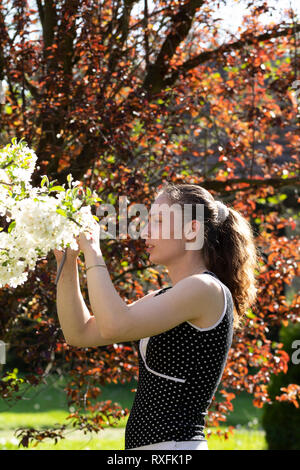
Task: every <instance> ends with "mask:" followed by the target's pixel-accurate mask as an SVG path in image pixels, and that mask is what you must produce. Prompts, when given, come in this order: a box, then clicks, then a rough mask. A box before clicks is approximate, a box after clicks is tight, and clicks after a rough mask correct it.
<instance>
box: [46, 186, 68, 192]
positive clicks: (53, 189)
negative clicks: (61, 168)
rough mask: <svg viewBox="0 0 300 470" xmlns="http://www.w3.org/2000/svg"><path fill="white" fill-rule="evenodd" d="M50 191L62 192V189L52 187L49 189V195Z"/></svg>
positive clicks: (60, 187)
mask: <svg viewBox="0 0 300 470" xmlns="http://www.w3.org/2000/svg"><path fill="white" fill-rule="evenodd" d="M51 191H64V188H63V187H62V186H53V187H52V188H51V189H49V193H51Z"/></svg>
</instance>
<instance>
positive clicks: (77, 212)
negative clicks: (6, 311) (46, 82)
mask: <svg viewBox="0 0 300 470" xmlns="http://www.w3.org/2000/svg"><path fill="white" fill-rule="evenodd" d="M36 161H37V156H36V154H35V153H34V151H33V150H31V149H30V148H29V147H28V145H27V143H26V142H24V141H23V139H21V140H20V142H17V140H16V138H13V139H12V144H8V145H7V146H6V147H5V148H4V149H0V217H2V219H4V218H5V219H6V222H9V225H8V227H7V229H6V230H5V229H4V228H3V227H0V287H3V286H5V285H7V284H8V285H9V286H11V287H17V286H18V285H20V284H23V283H24V282H25V281H26V280H27V278H28V271H26V270H27V269H34V268H35V266H36V262H37V261H38V259H40V258H42V257H45V256H46V255H47V253H48V252H49V251H50V250H53V249H54V248H56V249H58V250H63V249H65V248H66V247H68V246H69V247H71V248H72V249H74V250H76V249H78V245H77V242H76V237H78V236H79V234H80V233H81V232H83V231H88V230H93V226H94V225H95V224H97V222H96V221H99V219H98V217H96V216H95V215H93V214H92V212H91V205H93V204H95V202H96V201H101V198H99V197H97V194H96V193H95V192H93V193H92V191H91V190H90V188H86V189H84V188H83V187H82V186H81V185H80V182H79V181H73V177H72V175H71V174H69V175H68V176H67V181H68V188H67V189H66V188H65V185H63V186H58V185H55V181H56V180H54V181H52V182H50V181H49V179H48V177H47V176H46V175H45V176H43V178H42V181H41V184H40V187H32V186H31V183H30V181H31V176H32V173H33V171H34V169H35V164H36ZM2 225H3V224H2Z"/></svg>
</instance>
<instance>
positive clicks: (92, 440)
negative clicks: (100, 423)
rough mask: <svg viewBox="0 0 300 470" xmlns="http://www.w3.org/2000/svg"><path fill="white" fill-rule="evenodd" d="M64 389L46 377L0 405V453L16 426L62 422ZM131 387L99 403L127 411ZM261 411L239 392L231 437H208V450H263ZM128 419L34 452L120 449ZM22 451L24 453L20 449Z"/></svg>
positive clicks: (70, 433) (107, 393)
mask: <svg viewBox="0 0 300 470" xmlns="http://www.w3.org/2000/svg"><path fill="white" fill-rule="evenodd" d="M63 387H64V380H63V379H62V378H57V376H49V377H48V378H47V383H46V384H43V385H40V386H39V387H38V388H32V389H31V390H29V391H27V392H26V393H25V394H24V395H23V399H22V400H20V401H19V402H17V403H16V404H15V405H14V406H12V407H8V405H7V404H6V403H4V402H3V401H2V402H0V411H1V413H0V450H4V449H18V439H16V437H15V435H14V432H15V430H16V429H17V428H18V427H23V426H24V427H36V428H39V429H42V428H47V427H55V426H56V425H58V424H59V423H62V421H63V420H64V418H65V417H66V416H67V415H68V414H69V410H68V406H67V401H66V396H65V394H64V392H63ZM133 388H136V382H135V381H132V382H130V383H128V384H125V385H122V384H110V385H107V386H106V387H105V388H103V392H102V396H101V400H112V401H113V402H117V403H119V404H120V405H121V406H122V407H123V408H125V407H127V408H129V409H130V408H131V406H132V402H133V399H134V393H133V392H131V389H133ZM261 412H262V410H260V409H258V408H255V407H254V406H253V404H252V399H251V397H250V396H249V395H248V394H246V393H241V394H240V395H239V396H238V398H237V399H236V400H235V401H234V411H233V412H232V413H231V414H230V415H229V416H228V420H227V422H226V427H225V428H226V429H227V428H228V426H230V425H233V426H235V427H236V430H235V432H234V435H233V436H230V437H229V438H228V439H227V440H225V439H221V438H220V437H217V436H210V437H209V438H208V446H209V448H210V449H211V450H216V449H226V450H231V449H236V450H239V449H265V448H266V442H265V437H264V431H263V430H262V429H261V424H260V421H261ZM127 419H128V417H125V418H122V419H121V420H120V421H119V422H118V423H117V424H116V425H115V426H114V427H108V426H107V427H105V429H103V430H101V431H100V432H99V433H98V434H97V433H90V434H88V435H85V434H83V432H81V431H77V430H75V431H74V430H73V429H72V428H68V429H67V431H66V432H65V438H64V439H62V440H60V441H59V442H58V443H57V444H56V445H54V443H53V441H48V442H47V441H44V442H43V443H41V444H39V445H38V446H37V447H35V448H34V449H41V450H43V449H67V450H68V449H71V450H81V449H82V450H94V449H97V450H122V449H124V432H125V425H126V421H127ZM212 430H213V429H212ZM30 448H32V447H30ZM19 449H20V448H19ZM21 449H22V450H25V448H23V447H21Z"/></svg>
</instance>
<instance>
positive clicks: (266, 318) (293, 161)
mask: <svg viewBox="0 0 300 470" xmlns="http://www.w3.org/2000/svg"><path fill="white" fill-rule="evenodd" d="M223 3H224V2H221V1H220V2H216V1H210V0H207V1H204V0H190V1H189V0H185V1H171V0H168V1H153V2H148V1H147V0H144V1H143V2H137V1H131V0H124V1H109V0H108V1H105V2H104V1H99V0H97V1H95V0H64V1H53V0H44V1H42V0H37V1H30V2H28V1H25V0H10V1H9V2H8V1H4V0H0V41H1V42H0V80H2V88H1V99H0V145H1V146H4V145H6V144H7V143H8V142H9V141H10V140H11V138H12V137H15V136H16V137H18V138H21V137H24V139H25V140H26V141H27V143H28V144H29V145H30V146H31V147H32V148H34V149H35V151H36V153H37V155H38V166H37V169H36V171H35V173H34V175H33V183H34V184H38V185H39V184H40V181H41V175H44V174H47V175H48V177H49V178H50V179H51V180H53V179H57V181H58V182H59V183H61V184H63V183H65V182H66V175H67V174H68V173H69V172H71V173H72V175H73V176H74V178H75V179H77V180H80V181H81V182H82V183H84V184H85V185H88V186H90V187H91V188H93V189H94V190H96V191H97V192H99V195H100V197H101V198H102V199H103V200H104V201H105V202H109V203H111V204H115V205H116V210H117V207H118V200H119V197H120V196H122V195H123V196H124V195H126V196H127V198H128V200H129V202H130V203H136V202H139V203H144V204H146V205H147V206H148V207H149V208H150V205H151V203H152V202H153V200H154V194H155V190H156V189H157V188H158V187H159V186H160V185H161V183H163V182H164V181H165V180H168V181H173V182H186V183H195V184H200V185H202V186H204V187H205V188H207V189H208V190H209V191H211V192H212V194H213V195H215V196H217V197H218V198H220V199H223V200H224V201H225V202H226V203H228V204H230V205H232V207H233V208H235V209H238V210H239V211H241V213H242V214H243V215H244V216H245V217H247V219H248V220H250V221H251V224H252V226H253V229H254V232H255V236H256V241H257V246H258V248H259V253H260V267H259V269H258V270H257V273H256V275H257V279H258V286H259V290H258V298H257V303H256V304H255V305H253V306H252V308H251V309H249V311H248V314H247V317H246V318H245V319H244V326H243V328H242V329H241V330H240V331H237V332H236V333H235V335H234V339H233V344H232V348H231V350H230V354H229V358H228V362H227V366H226V369H225V371H224V374H223V378H222V382H221V384H220V386H219V390H220V393H221V395H222V396H223V400H221V401H220V400H218V401H217V400H216V399H214V401H213V403H212V405H211V407H210V409H209V414H208V417H207V425H208V427H209V426H218V425H219V424H220V423H222V422H223V421H224V422H226V415H227V414H228V413H229V412H230V411H231V410H232V409H233V404H234V398H235V396H236V395H237V394H238V393H239V392H240V391H243V390H244V391H247V392H249V394H251V395H252V397H253V403H254V405H255V406H257V407H262V406H263V405H264V404H265V403H268V402H269V401H270V399H269V397H268V393H267V385H268V383H269V380H270V377H271V374H277V373H279V372H280V371H287V368H288V366H289V361H290V358H289V356H288V354H287V353H286V352H285V351H284V350H283V348H282V344H280V343H279V342H278V335H277V333H278V329H279V328H280V327H281V326H282V325H287V324H288V323H289V322H291V323H294V322H297V321H299V301H300V299H299V296H297V294H293V292H294V291H293V290H291V291H290V292H291V293H290V294H289V297H287V293H288V290H287V288H288V287H289V285H290V284H291V283H292V281H293V279H294V278H295V276H297V275H299V272H298V271H297V255H299V251H298V249H299V245H298V241H297V236H296V234H297V231H298V226H297V220H298V214H297V203H298V202H299V195H298V192H297V182H299V179H298V178H299V175H298V170H299V168H298V166H297V165H298V161H299V133H298V132H297V131H299V121H298V119H299V114H298V112H299V111H298V101H297V98H298V94H299V93H298V92H299V89H300V82H299V75H297V74H299V69H300V68H299V30H300V26H299V24H298V23H297V19H296V15H295V12H293V11H292V10H288V9H287V10H285V11H284V12H283V14H282V19H281V21H280V23H278V24H276V23H270V24H269V25H266V24H263V23H262V22H261V15H263V14H264V13H267V12H271V11H272V10H271V6H270V5H269V2H268V1H250V0H249V2H248V10H247V15H245V16H244V18H243V21H242V23H241V25H240V27H239V29H238V33H237V34H236V35H233V34H231V33H230V32H228V31H225V29H224V27H221V23H220V20H219V19H218V18H216V15H215V16H213V13H214V12H215V11H217V8H218V5H222V4H223ZM7 226H8V222H7V220H6V218H5V217H4V216H3V217H1V227H2V229H3V230H7ZM117 231H118V227H117ZM101 249H102V252H103V255H104V257H105V259H106V262H107V266H108V268H109V272H110V274H111V278H112V281H113V283H114V286H115V287H116V289H117V290H118V292H119V293H120V295H121V296H122V298H124V299H126V301H128V302H132V301H133V300H136V299H137V298H140V297H141V296H143V295H144V294H145V293H147V292H148V290H149V289H157V288H159V287H161V286H164V285H166V284H167V283H168V277H167V272H166V271H165V270H164V268H163V267H160V266H155V265H151V263H150V262H149V260H148V256H147V255H146V254H145V252H144V243H143V241H142V240H141V239H138V240H133V239H130V238H129V237H128V238H127V239H118V238H117V239H106V240H103V241H101ZM78 264H79V271H80V280H81V285H82V292H83V295H84V298H85V300H86V302H87V304H88V295H87V286H86V279H85V270H84V269H82V268H83V259H82V258H80V260H79V262H78ZM55 268H56V263H55V260H54V257H53V256H50V255H49V256H48V257H47V259H42V260H41V261H40V262H39V263H38V266H37V269H36V270H35V271H34V272H31V273H30V275H29V279H28V281H27V282H26V283H25V284H24V285H22V286H19V287H18V288H16V289H11V288H9V287H7V286H6V287H5V288H3V289H2V290H1V292H0V328H1V330H0V337H1V340H3V341H5V342H6V343H8V344H9V350H8V359H9V361H8V363H7V364H6V365H4V366H2V375H1V381H0V391H1V396H2V399H3V400H4V402H5V403H7V406H9V407H12V406H13V405H14V403H16V402H17V401H18V398H21V397H22V393H23V391H24V386H27V387H34V386H36V385H38V384H40V383H41V382H43V381H45V380H46V377H47V376H48V375H49V374H55V373H57V374H62V375H64V376H65V377H66V378H67V379H68V384H67V386H66V388H65V391H66V394H67V396H68V401H69V405H70V406H71V405H72V406H73V408H74V410H75V411H74V412H73V413H70V416H69V418H70V420H71V421H72V423H73V425H74V427H75V428H78V429H82V430H84V431H90V430H96V431H98V430H100V429H102V427H103V424H104V423H105V422H107V421H109V422H110V424H112V425H113V423H114V422H116V421H117V420H118V419H119V418H120V417H122V416H126V415H127V414H128V412H129V410H128V409H125V410H122V408H121V407H120V406H119V404H118V403H112V402H111V401H101V390H102V389H103V387H104V386H105V385H106V384H107V383H110V382H111V381H113V382H118V381H119V382H122V383H125V382H126V381H130V380H131V379H132V378H135V379H137V378H138V367H137V351H136V350H135V348H134V345H133V344H131V343H126V344H112V345H109V346H105V347H99V348H85V349H80V348H74V347H71V346H69V345H67V344H66V343H65V342H64V338H63V335H62V332H61V329H60V326H59V323H58V318H57V313H56V303H55V298H56V288H55V284H54V280H55V275H56V269H55ZM88 305H89V304H88ZM10 364H11V367H10V366H9V365H10ZM15 364H21V366H20V368H21V369H22V370H23V371H24V372H26V373H25V374H24V377H23V380H24V382H23V383H22V384H21V383H20V379H19V376H18V374H16V373H15V372H13V370H12V369H13V367H14V365H15ZM284 392H285V393H283V392H282V395H281V396H280V397H278V398H280V399H284V400H288V401H291V402H293V403H294V405H295V406H296V407H297V406H298V400H299V386H298V385H297V384H290V388H286V389H285V390H284ZM66 424H67V422H66V423H65V424H62V425H61V427H58V428H55V429H49V430H46V431H45V430H43V431H41V430H38V429H26V428H25V429H21V430H19V432H18V436H19V438H20V442H21V443H22V444H23V445H24V446H28V445H29V442H31V441H34V442H40V441H42V440H43V439H44V438H45V437H50V438H53V439H54V440H55V441H56V440H57V439H59V438H61V437H62V435H63V431H64V429H65V426H66ZM208 435H209V432H208ZM226 435H227V434H226Z"/></svg>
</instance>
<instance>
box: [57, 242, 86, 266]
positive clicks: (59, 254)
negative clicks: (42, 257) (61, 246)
mask: <svg viewBox="0 0 300 470" xmlns="http://www.w3.org/2000/svg"><path fill="white" fill-rule="evenodd" d="M66 250H67V260H73V259H76V258H77V256H78V255H79V253H80V249H78V250H72V249H71V248H70V247H69V246H68V247H67V248H66ZM53 252H54V255H55V258H56V262H57V265H58V266H59V265H60V263H61V262H62V259H63V256H64V253H65V252H64V251H63V250H57V249H56V248H54V250H53Z"/></svg>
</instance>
